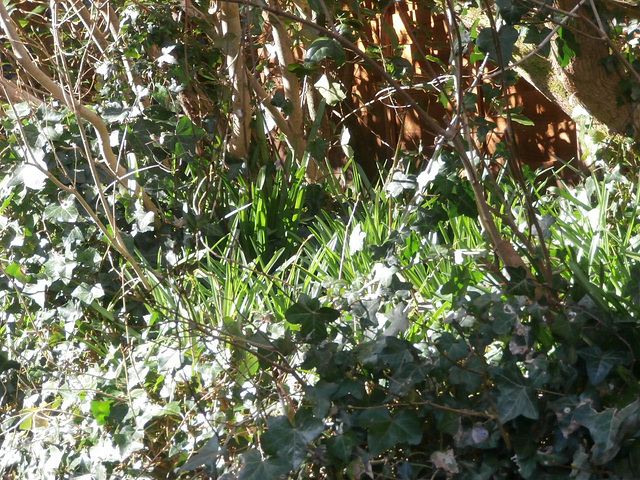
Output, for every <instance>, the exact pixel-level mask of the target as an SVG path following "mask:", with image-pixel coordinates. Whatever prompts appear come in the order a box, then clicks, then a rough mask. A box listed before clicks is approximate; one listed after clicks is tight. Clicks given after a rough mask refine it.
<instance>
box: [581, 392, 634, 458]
mask: <svg viewBox="0 0 640 480" xmlns="http://www.w3.org/2000/svg"><path fill="white" fill-rule="evenodd" d="M639 412H640V400H636V401H635V402H633V403H631V404H629V405H627V406H626V407H625V408H623V409H620V410H617V409H615V408H607V409H605V410H604V411H602V412H596V411H595V410H594V409H593V407H592V404H591V402H590V401H589V402H585V403H583V404H582V405H579V406H578V407H577V408H576V410H575V412H574V415H573V418H574V419H575V420H577V421H578V422H580V423H582V425H584V426H585V427H587V428H588V429H589V433H590V434H591V437H592V438H593V441H594V442H596V444H595V445H594V450H593V452H592V453H593V462H594V463H595V464H596V465H603V464H604V463H606V462H608V461H609V460H611V459H612V458H613V457H614V456H615V454H616V453H617V452H618V450H619V449H620V446H621V444H622V442H623V441H624V440H625V438H626V437H627V436H628V435H629V434H635V433H636V432H637V427H638V413H639Z"/></svg>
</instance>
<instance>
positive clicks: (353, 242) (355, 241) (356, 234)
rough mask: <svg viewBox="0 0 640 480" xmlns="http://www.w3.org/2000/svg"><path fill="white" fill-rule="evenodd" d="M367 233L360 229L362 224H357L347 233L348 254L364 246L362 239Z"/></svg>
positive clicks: (358, 250)
mask: <svg viewBox="0 0 640 480" xmlns="http://www.w3.org/2000/svg"><path fill="white" fill-rule="evenodd" d="M366 238H367V234H366V233H365V232H363V231H362V225H361V224H359V223H358V224H357V225H356V226H355V228H354V229H353V232H351V235H349V255H353V254H354V253H357V252H360V251H361V250H362V249H363V248H364V240H365V239H366Z"/></svg>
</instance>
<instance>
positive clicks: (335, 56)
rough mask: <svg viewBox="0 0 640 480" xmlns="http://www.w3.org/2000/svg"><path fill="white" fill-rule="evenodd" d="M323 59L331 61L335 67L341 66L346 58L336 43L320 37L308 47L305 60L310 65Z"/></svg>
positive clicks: (340, 46) (330, 39)
mask: <svg viewBox="0 0 640 480" xmlns="http://www.w3.org/2000/svg"><path fill="white" fill-rule="evenodd" d="M325 58H329V59H331V60H333V61H334V62H335V63H336V64H337V65H342V64H343V63H344V62H345V60H346V58H347V57H346V54H345V53H344V49H343V48H342V45H340V43H338V41H336V40H334V39H333V38H329V37H320V38H317V39H315V40H314V41H313V43H312V44H311V45H309V48H308V49H307V53H306V55H305V60H306V61H307V62H311V63H318V62H321V61H322V60H324V59H325Z"/></svg>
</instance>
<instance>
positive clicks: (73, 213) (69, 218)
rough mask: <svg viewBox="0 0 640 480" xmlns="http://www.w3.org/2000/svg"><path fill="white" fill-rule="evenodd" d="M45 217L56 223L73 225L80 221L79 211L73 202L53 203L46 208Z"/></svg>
mask: <svg viewBox="0 0 640 480" xmlns="http://www.w3.org/2000/svg"><path fill="white" fill-rule="evenodd" d="M44 216H45V217H46V218H48V219H52V220H55V221H56V222H68V223H73V222H75V221H76V220H77V219H78V209H77V208H76V206H75V202H74V201H73V200H71V201H64V202H62V203H53V204H51V205H47V206H46V207H45V209H44Z"/></svg>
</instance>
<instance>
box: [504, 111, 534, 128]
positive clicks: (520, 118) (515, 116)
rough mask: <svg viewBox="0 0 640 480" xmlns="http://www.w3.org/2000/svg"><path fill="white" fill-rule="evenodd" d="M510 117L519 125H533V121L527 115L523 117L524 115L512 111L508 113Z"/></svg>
mask: <svg viewBox="0 0 640 480" xmlns="http://www.w3.org/2000/svg"><path fill="white" fill-rule="evenodd" d="M510 117H511V120H512V121H514V122H516V123H519V124H520V125H525V126H528V127H530V126H533V125H535V123H533V122H532V121H531V120H529V119H528V118H527V117H525V116H524V115H521V114H519V113H512V114H511V115H510Z"/></svg>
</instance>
